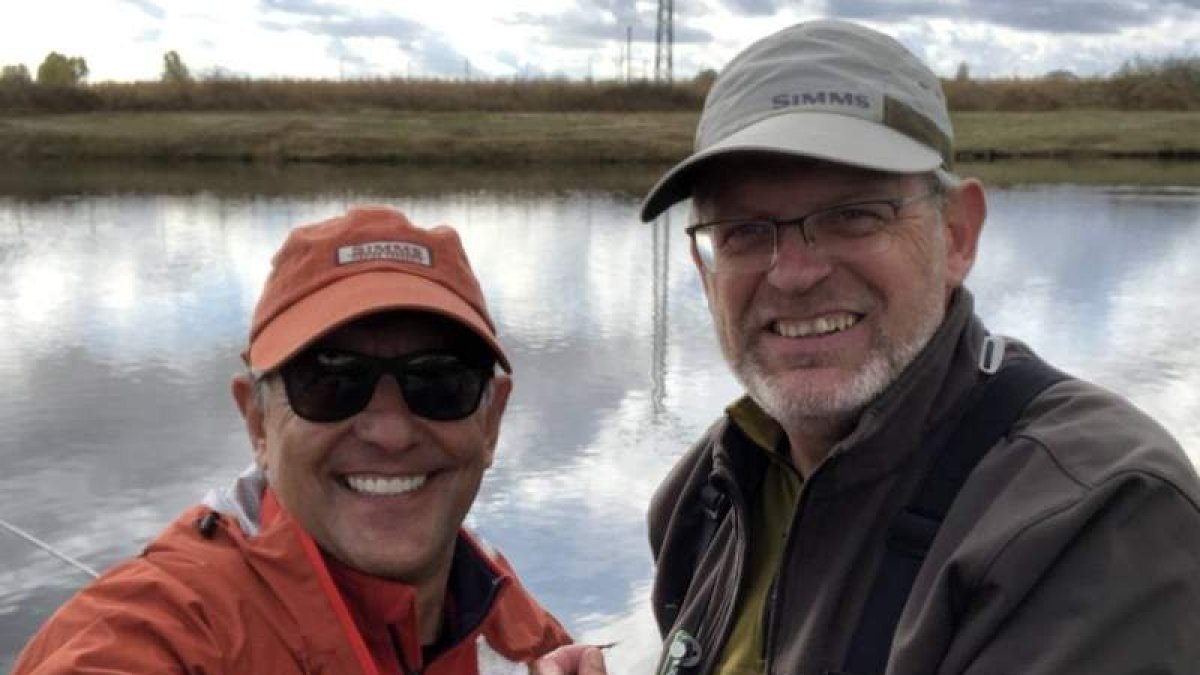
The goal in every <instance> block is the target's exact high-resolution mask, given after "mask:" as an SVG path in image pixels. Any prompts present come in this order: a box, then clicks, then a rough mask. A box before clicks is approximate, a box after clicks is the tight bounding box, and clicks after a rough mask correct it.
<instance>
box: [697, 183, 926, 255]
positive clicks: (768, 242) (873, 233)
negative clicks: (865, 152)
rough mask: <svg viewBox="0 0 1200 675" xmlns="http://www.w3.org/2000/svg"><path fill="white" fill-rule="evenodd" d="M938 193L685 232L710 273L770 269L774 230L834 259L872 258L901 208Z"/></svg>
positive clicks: (710, 225)
mask: <svg viewBox="0 0 1200 675" xmlns="http://www.w3.org/2000/svg"><path fill="white" fill-rule="evenodd" d="M937 194H940V193H939V191H938V190H929V191H926V192H922V193H920V194H916V195H912V196H910V197H902V198H899V199H872V200H869V201H862V202H852V203H849V204H838V205H836V206H830V207H828V208H824V209H820V210H817V211H813V212H812V213H808V214H806V215H803V216H800V217H799V218H789V219H787V220H773V219H770V218H730V219H725V220H714V221H710V222H707V223H698V224H696V225H692V226H691V227H689V228H687V230H686V232H687V233H688V235H689V236H690V237H692V240H693V241H694V242H695V243H696V251H697V253H699V255H700V262H701V264H702V265H703V266H704V269H705V270H707V271H709V272H712V273H717V274H720V273H726V272H729V273H740V274H745V273H751V272H763V271H765V270H769V269H771V268H772V267H774V265H775V259H776V257H777V256H778V253H779V230H780V228H782V227H786V226H789V225H797V226H799V227H800V233H801V234H802V235H803V237H804V241H805V242H807V243H808V245H810V246H817V247H820V249H821V250H822V251H824V252H825V253H826V254H828V255H830V256H835V257H854V256H861V255H872V254H875V253H879V252H880V251H882V250H884V249H886V248H887V247H888V244H889V243H890V242H891V240H892V237H888V236H884V233H883V232H882V230H883V229H884V228H885V227H886V226H887V225H889V224H891V223H893V222H895V221H896V219H897V218H898V217H899V215H900V209H902V208H904V207H905V206H907V205H909V204H912V203H914V202H917V201H920V200H922V199H928V198H929V197H933V196H935V195H937Z"/></svg>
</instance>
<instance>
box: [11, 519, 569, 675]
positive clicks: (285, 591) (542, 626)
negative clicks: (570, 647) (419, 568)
mask: <svg viewBox="0 0 1200 675" xmlns="http://www.w3.org/2000/svg"><path fill="white" fill-rule="evenodd" d="M270 501H272V500H269V499H268V500H264V503H263V504H261V508H262V510H264V511H267V510H269V506H270V505H269V504H268V503H267V502H270ZM259 509H260V505H258V504H255V505H254V506H253V508H251V509H250V510H249V511H250V513H251V514H252V516H251V517H252V518H253V521H254V522H251V526H250V527H244V526H243V525H240V524H239V521H240V522H241V523H243V524H245V523H246V522H247V521H246V520H244V518H245V515H244V514H238V515H237V517H232V516H230V515H229V514H221V515H220V517H214V516H211V515H210V514H216V513H217V512H216V511H214V510H212V508H210V507H209V506H196V507H193V508H191V509H189V510H188V511H186V512H185V513H184V514H183V515H182V516H180V517H179V518H178V519H177V520H176V521H175V522H174V523H172V524H171V525H170V526H168V527H167V529H166V530H165V531H164V532H163V533H162V534H161V535H160V536H159V537H158V539H156V540H155V541H154V542H152V543H151V544H150V545H149V546H148V547H147V548H146V549H145V551H143V553H142V555H141V556H139V557H137V558H135V559H133V560H130V561H127V562H125V563H122V564H120V565H118V566H117V567H115V568H113V569H112V570H110V571H108V572H107V573H105V574H104V575H103V576H101V577H100V578H99V579H98V580H96V581H95V582H93V583H92V584H91V585H89V586H88V587H86V588H85V589H84V590H82V591H81V592H80V593H79V594H77V595H76V596H75V597H74V598H72V599H71V600H70V601H69V602H68V603H67V604H65V605H64V606H63V607H62V608H60V609H59V610H58V612H57V613H55V614H54V616H52V617H51V618H50V620H49V621H48V622H47V623H46V625H44V626H43V627H42V628H41V630H40V631H39V632H38V634H37V635H35V636H34V638H33V639H32V640H31V641H30V642H29V644H27V645H26V647H25V649H24V651H23V652H22V653H21V656H20V657H19V658H18V660H17V664H16V666H15V669H14V670H13V675H50V674H52V673H72V674H79V673H187V674H188V675H215V674H218V673H272V674H285V673H297V674H301V673H302V674H305V675H316V674H318V673H321V674H324V675H335V674H337V675H341V674H343V673H362V674H364V675H388V674H389V672H394V673H409V674H415V673H423V674H424V675H450V674H454V675H471V674H473V673H478V674H479V675H492V674H494V673H505V674H509V673H524V672H526V671H525V669H524V668H523V667H521V664H527V663H529V662H530V661H532V660H533V659H535V658H536V657H538V656H540V655H542V654H544V653H546V652H548V651H550V650H552V649H554V648H555V647H558V646H561V645H564V644H568V643H569V642H570V637H569V636H568V635H567V633H566V631H565V630H564V629H563V628H562V626H561V625H559V623H558V622H557V621H556V620H555V619H554V618H553V617H552V616H551V615H550V614H549V613H547V612H546V611H545V610H544V609H542V608H541V607H540V606H539V605H538V604H537V602H535V601H534V599H533V598H532V596H530V594H529V593H528V592H527V591H526V590H525V588H524V587H522V586H521V584H520V583H519V582H518V581H517V578H516V576H515V574H514V573H513V571H512V568H511V567H509V565H508V563H507V562H506V561H505V560H504V558H503V557H502V556H500V555H499V554H498V553H495V552H492V551H490V550H488V549H486V548H485V547H484V546H483V545H481V543H480V542H479V541H478V540H477V539H476V538H475V537H474V536H473V535H471V534H470V533H468V532H467V531H466V530H463V531H461V532H460V535H459V541H458V545H457V548H456V550H455V558H454V565H453V568H452V572H451V581H450V586H451V591H450V592H451V598H452V606H453V610H454V611H453V612H452V617H453V619H454V620H453V621H452V622H451V626H450V627H449V628H448V629H447V630H449V631H450V633H451V635H450V636H449V644H447V646H446V647H445V649H444V650H443V651H441V652H440V653H439V654H438V655H437V656H435V657H434V658H433V659H432V661H431V662H429V663H421V658H422V657H421V650H420V648H419V645H420V641H419V637H418V635H417V631H416V625H415V621H413V620H412V619H413V618H414V616H415V615H414V612H415V609H413V608H414V607H415V604H414V602H413V601H411V600H410V602H409V603H407V604H408V609H407V611H406V613H405V612H402V613H401V615H402V616H403V617H405V618H406V619H407V623H401V624H400V631H399V633H400V634H399V635H395V637H394V638H393V639H394V640H395V641H396V642H397V643H398V644H395V645H393V647H394V648H395V649H397V651H399V652H401V653H403V654H404V660H405V661H406V662H407V663H408V666H407V667H404V666H402V665H401V664H400V663H398V662H397V663H395V670H392V669H391V668H385V669H384V670H381V669H380V667H379V666H377V665H376V659H375V658H373V652H372V649H375V650H376V653H375V656H378V649H379V645H378V641H377V640H375V639H373V637H377V636H370V635H367V636H364V634H363V632H362V631H360V630H359V629H358V628H357V627H356V625H355V621H354V616H355V614H354V613H352V612H351V610H350V608H349V607H348V606H347V604H346V601H345V598H344V596H343V594H342V593H341V592H339V590H338V586H337V585H336V583H335V581H334V580H333V576H332V575H331V573H330V569H329V567H328V565H327V564H326V563H325V561H324V557H323V555H322V554H321V553H320V551H319V549H318V548H317V545H316V543H315V542H314V541H313V539H312V537H310V536H309V535H308V534H307V533H306V532H304V531H303V529H302V528H301V527H300V526H299V525H298V523H296V521H294V520H293V519H292V518H291V517H290V516H289V515H288V514H287V513H286V512H284V511H283V510H282V509H279V510H278V514H277V515H275V516H274V517H264V518H262V521H263V522H264V523H265V525H264V526H263V527H262V528H261V529H259V530H258V531H257V533H256V534H247V529H248V530H250V531H251V532H253V531H254V529H255V528H254V527H253V526H252V525H254V524H256V521H257V520H258V516H259ZM206 517H207V521H208V522H206ZM202 524H205V525H207V526H208V527H204V526H202ZM206 532H207V535H206ZM408 590H411V589H408ZM385 635H386V633H385ZM368 642H370V643H371V644H370V646H368ZM443 642H445V640H443Z"/></svg>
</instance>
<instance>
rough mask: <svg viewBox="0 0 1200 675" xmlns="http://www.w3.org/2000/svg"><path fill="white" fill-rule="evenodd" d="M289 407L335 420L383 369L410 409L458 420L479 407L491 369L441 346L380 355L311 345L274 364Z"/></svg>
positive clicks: (371, 389) (368, 393)
mask: <svg viewBox="0 0 1200 675" xmlns="http://www.w3.org/2000/svg"><path fill="white" fill-rule="evenodd" d="M279 373H280V375H281V376H282V377H283V386H284V389H285V390H286V391H287V397H288V404H289V405H291V408H292V411H293V412H295V413H296V414H297V415H299V416H300V417H302V418H304V419H306V420H308V421H310V422H337V421H340V420H344V419H348V418H350V417H353V416H354V415H357V414H358V413H360V412H362V411H363V409H364V408H366V407H367V404H368V403H369V402H370V401H371V397H372V396H374V395H375V387H376V386H377V385H378V384H379V378H380V377H382V376H383V374H384V373H389V374H391V376H392V377H394V378H396V383H397V384H399V385H400V393H401V394H402V395H403V396H404V403H405V404H406V405H407V406H408V409H409V410H410V411H412V413H413V414H414V415H418V416H420V417H424V418H426V419H431V420H437V421H450V420H460V419H463V418H464V417H467V416H468V415H470V414H471V413H473V412H475V410H476V409H478V408H479V401H480V400H481V399H482V398H483V390H484V385H486V384H487V382H488V380H489V379H490V378H491V376H492V369H491V368H490V367H487V366H483V365H480V364H477V363H469V362H467V361H466V360H464V359H463V358H462V357H460V356H458V355H456V354H453V353H449V352H444V351H429V352H419V353H415V354H408V355H406V356H401V357H398V358H390V359H389V358H380V357H376V356H368V355H366V354H358V353H355V352H351V351H344V350H339V349H330V348H326V347H315V348H310V349H307V350H305V351H303V352H300V353H299V354H297V355H296V356H294V357H292V358H291V359H290V360H288V362H287V363H285V364H284V365H283V366H281V367H280V368H279Z"/></svg>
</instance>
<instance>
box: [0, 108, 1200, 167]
mask: <svg viewBox="0 0 1200 675" xmlns="http://www.w3.org/2000/svg"><path fill="white" fill-rule="evenodd" d="M697 117H698V114H697V113H695V112H589V113H581V112H399V111H380V110H366V111H361V112H345V111H329V112H319V111H303V112H280V111H268V112H93V113H70V114H36V115H6V116H0V158H4V159H6V160H8V161H9V162H10V163H11V162H12V161H18V162H23V161H30V160H48V159H57V160H72V161H74V160H98V159H99V160H118V161H142V160H152V161H172V162H175V161H238V162H249V163H268V164H273V163H297V162H300V163H305V162H318V163H334V164H355V163H377V164H379V163H382V164H407V165H422V166H489V167H504V166H512V165H563V166H566V165H573V166H581V165H595V164H665V163H670V162H672V161H676V160H678V159H679V158H681V157H683V156H685V155H686V154H687V153H688V152H689V151H690V149H691V144H692V133H693V131H694V128H695V124H696V120H697ZM955 125H956V134H957V143H956V149H957V152H958V154H959V157H960V159H963V160H968V161H970V160H974V161H978V160H985V161H991V160H1003V159H1009V158H1020V159H1062V160H1072V159H1102V158H1110V157H1119V158H1143V159H1154V158H1158V159H1164V158H1167V159H1187V160H1200V111H1184V112H1161V111H1144V112H1132V111H1112V110H1062V111H1051V112H964V113H960V114H958V115H956V116H955Z"/></svg>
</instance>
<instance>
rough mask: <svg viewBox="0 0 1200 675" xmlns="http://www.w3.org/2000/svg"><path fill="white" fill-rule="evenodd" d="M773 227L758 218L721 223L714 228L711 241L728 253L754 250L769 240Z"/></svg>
mask: <svg viewBox="0 0 1200 675" xmlns="http://www.w3.org/2000/svg"><path fill="white" fill-rule="evenodd" d="M773 228H774V226H773V225H772V224H771V223H769V222H767V221H760V220H744V221H733V222H727V223H721V224H719V225H718V226H717V227H716V228H714V230H715V231H714V232H713V239H714V242H713V243H714V244H716V247H717V248H718V249H720V250H722V251H727V252H730V253H737V252H740V251H749V250H754V249H756V248H758V247H759V246H761V245H762V244H764V243H767V242H770V241H771V237H772V229H773Z"/></svg>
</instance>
